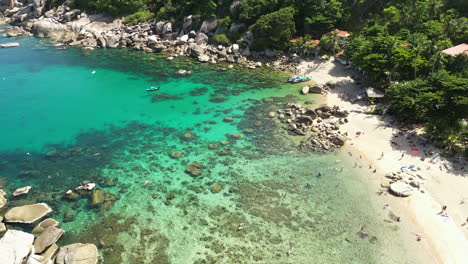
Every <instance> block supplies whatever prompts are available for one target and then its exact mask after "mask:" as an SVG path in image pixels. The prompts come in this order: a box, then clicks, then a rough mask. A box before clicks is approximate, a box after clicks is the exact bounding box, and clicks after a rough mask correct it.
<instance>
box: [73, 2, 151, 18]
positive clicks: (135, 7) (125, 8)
mask: <svg viewBox="0 0 468 264" xmlns="http://www.w3.org/2000/svg"><path fill="white" fill-rule="evenodd" d="M148 3H149V0H94V1H92V0H75V3H74V5H75V6H76V7H77V8H79V9H82V10H86V11H96V12H104V13H107V14H109V15H112V16H122V15H128V14H133V13H136V12H137V11H141V10H145V9H147V7H148Z"/></svg>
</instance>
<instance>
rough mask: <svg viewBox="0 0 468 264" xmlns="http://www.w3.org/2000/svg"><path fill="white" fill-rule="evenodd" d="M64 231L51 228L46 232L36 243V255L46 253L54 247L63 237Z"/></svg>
mask: <svg viewBox="0 0 468 264" xmlns="http://www.w3.org/2000/svg"><path fill="white" fill-rule="evenodd" d="M64 232H65V231H63V229H60V228H56V227H54V226H49V227H48V228H46V230H44V232H43V233H42V234H41V235H40V236H39V237H38V238H37V239H36V241H34V249H35V252H36V253H42V252H44V251H45V250H46V249H47V248H48V247H50V246H52V245H53V244H55V242H57V241H58V240H59V239H60V237H62V235H63V233H64Z"/></svg>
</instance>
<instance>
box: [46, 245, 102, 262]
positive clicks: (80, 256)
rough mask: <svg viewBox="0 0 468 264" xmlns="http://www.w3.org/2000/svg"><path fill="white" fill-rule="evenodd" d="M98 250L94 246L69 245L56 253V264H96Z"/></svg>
mask: <svg viewBox="0 0 468 264" xmlns="http://www.w3.org/2000/svg"><path fill="white" fill-rule="evenodd" d="M97 262H98V250H97V247H96V245H94V244H81V243H78V244H71V245H67V246H64V247H61V248H60V250H59V252H58V253H57V258H56V260H55V263H56V264H96V263H97Z"/></svg>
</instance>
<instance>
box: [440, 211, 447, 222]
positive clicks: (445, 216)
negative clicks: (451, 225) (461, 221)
mask: <svg viewBox="0 0 468 264" xmlns="http://www.w3.org/2000/svg"><path fill="white" fill-rule="evenodd" d="M440 217H441V218H442V221H444V222H447V221H448V220H449V216H448V215H447V214H446V213H443V214H441V215H440Z"/></svg>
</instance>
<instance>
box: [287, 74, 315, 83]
mask: <svg viewBox="0 0 468 264" xmlns="http://www.w3.org/2000/svg"><path fill="white" fill-rule="evenodd" d="M310 80H312V77H304V76H296V75H294V76H291V78H289V79H288V81H287V82H288V83H300V82H307V81H310Z"/></svg>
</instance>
